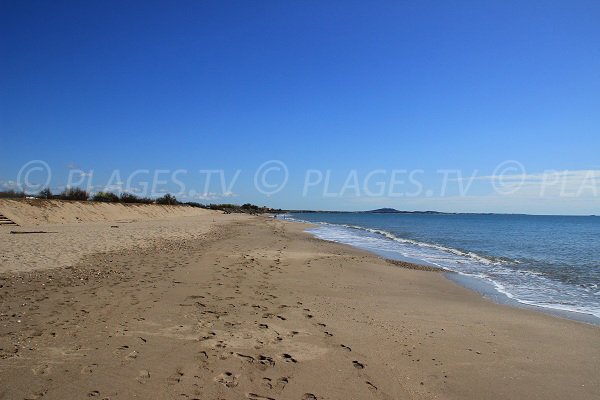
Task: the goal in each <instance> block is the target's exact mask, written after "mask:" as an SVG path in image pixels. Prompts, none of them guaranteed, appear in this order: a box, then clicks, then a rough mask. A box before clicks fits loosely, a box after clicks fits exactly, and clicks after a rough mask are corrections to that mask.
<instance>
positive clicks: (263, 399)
mask: <svg viewBox="0 0 600 400" xmlns="http://www.w3.org/2000/svg"><path fill="white" fill-rule="evenodd" d="M246 397H247V398H249V399H250V400H275V399H274V398H272V397H268V396H261V395H260V394H256V393H246Z"/></svg>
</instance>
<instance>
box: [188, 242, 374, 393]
mask: <svg viewBox="0 0 600 400" xmlns="http://www.w3.org/2000/svg"><path fill="white" fill-rule="evenodd" d="M238 250H239V249H238ZM265 250H267V249H265ZM282 250H283V249H279V250H277V252H278V257H277V258H276V259H275V261H274V265H268V266H266V267H264V266H263V267H261V264H260V263H258V262H257V260H256V258H257V257H258V256H259V255H260V253H259V255H250V254H242V255H241V260H239V261H236V262H233V263H232V264H231V265H222V266H220V271H219V272H220V273H219V275H218V276H216V277H215V278H214V279H213V280H212V281H211V282H210V283H209V284H208V288H209V289H210V290H211V292H207V295H208V296H209V297H211V299H212V300H213V301H211V302H210V303H211V304H221V303H220V302H221V301H223V300H224V299H223V298H222V297H220V296H218V295H217V294H216V293H212V290H215V289H217V290H223V291H226V290H227V291H228V293H231V289H234V290H233V293H234V294H235V296H229V297H227V298H226V299H227V301H229V303H228V305H229V307H230V309H231V313H229V312H226V311H224V310H219V309H214V308H215V307H213V309H212V310H208V309H206V306H205V305H204V304H203V303H202V301H197V302H196V305H197V307H198V308H199V309H201V311H200V314H201V316H202V318H204V319H208V321H209V325H211V326H212V327H213V328H214V331H213V332H209V333H208V334H206V335H205V336H203V338H202V339H205V340H213V342H214V344H213V346H212V348H211V349H203V350H202V351H201V352H200V353H199V354H198V358H199V359H201V360H205V361H206V360H208V358H209V357H211V356H212V357H215V358H216V359H219V360H227V359H230V357H235V358H237V359H239V360H240V362H241V363H242V365H248V366H252V367H254V368H255V370H256V371H258V372H259V373H260V372H266V371H267V370H270V369H274V368H275V366H276V365H279V363H283V364H284V365H286V366H287V367H286V368H288V369H287V370H288V371H289V368H290V367H292V368H293V366H294V365H296V364H298V363H299V361H298V360H297V358H296V357H294V355H293V354H290V353H286V352H282V353H281V354H278V355H274V354H262V353H260V350H261V349H262V348H263V347H264V346H265V345H269V348H272V347H273V346H274V345H275V346H276V344H277V343H278V342H282V341H284V340H289V339H293V338H294V337H296V336H298V335H299V334H300V332H298V331H295V330H290V331H288V332H278V331H276V330H275V329H274V328H273V327H272V326H270V325H269V324H270V323H269V322H268V321H270V320H277V321H279V322H283V321H287V320H288V318H287V317H286V316H285V315H282V312H285V310H286V309H290V308H294V309H299V310H301V312H302V314H303V315H304V317H305V318H306V319H309V320H313V319H315V316H314V314H312V313H311V310H310V309H309V308H306V307H304V306H303V304H302V302H300V301H298V302H297V304H296V305H293V306H289V305H287V304H282V303H280V302H279V301H278V298H277V296H275V295H273V294H271V293H270V290H271V289H272V286H271V283H270V281H269V279H270V278H271V275H272V274H273V273H282V272H283V271H282V268H281V266H282V262H281V259H282V258H283V251H282ZM219 265H220V263H219V262H217V263H215V266H217V267H218V266H219ZM250 274H257V275H258V276H260V277H261V279H259V280H258V285H256V286H254V287H253V286H250V285H247V284H245V282H246V278H247V277H248V276H249V275H250ZM248 290H252V291H253V292H252V295H251V296H250V299H252V301H253V303H251V304H248V303H238V298H239V297H240V296H241V295H242V294H244V293H246V292H247V291H248ZM194 297H195V298H197V299H199V300H201V299H203V298H204V296H201V295H198V296H194ZM245 310H248V311H245ZM271 310H273V311H271ZM275 310H280V312H276V311H275ZM240 312H253V313H254V314H255V315H257V318H260V320H258V321H257V323H256V330H257V332H256V334H252V333H251V334H247V337H246V338H247V339H252V338H253V339H254V340H255V345H254V349H255V350H256V351H257V353H256V354H246V353H242V352H236V351H230V352H227V351H223V350H226V349H227V348H228V340H227V339H229V338H225V340H221V339H217V338H216V336H217V335H216V334H215V331H219V329H218V327H220V326H221V325H223V326H235V325H241V324H240V323H239V322H237V321H231V318H233V319H235V317H236V315H237V314H238V313H240ZM261 320H262V321H261ZM263 321H264V322H263ZM313 325H314V326H315V327H317V328H318V329H320V330H321V332H322V335H323V338H324V340H330V339H331V338H332V337H334V334H333V333H332V332H331V331H330V330H329V329H327V326H326V324H324V323H322V322H316V323H314V324H313ZM325 329H327V330H325ZM253 336H255V337H253ZM284 338H285V339H284ZM338 348H339V350H340V351H342V352H344V353H351V352H352V348H351V347H350V346H347V345H345V344H339V347H338ZM209 353H212V355H209ZM348 363H349V365H351V366H352V367H353V368H354V369H355V370H357V371H360V372H359V376H360V377H362V378H365V377H366V375H364V373H363V372H362V370H364V369H365V367H366V366H365V364H364V363H362V362H360V361H359V360H350V359H349V361H348ZM217 365H218V363H217ZM241 369H242V370H244V368H241ZM217 372H218V371H217ZM244 373H245V374H250V375H251V378H254V374H255V373H254V372H252V371H251V370H250V371H249V370H245V372H240V371H235V370H225V371H221V372H218V373H217V374H216V375H215V376H214V378H213V380H214V382H216V383H217V384H220V385H222V386H223V387H224V388H225V390H236V388H237V387H238V385H239V383H240V380H241V379H242V378H243V374H244ZM292 375H293V374H290V375H285V376H280V377H277V378H274V377H272V375H271V376H262V377H260V378H259V380H260V382H261V383H262V385H261V389H262V392H259V391H258V390H256V391H255V392H249V393H246V397H247V398H248V399H272V400H275V399H276V397H272V396H277V395H278V394H281V392H283V391H284V389H285V387H286V385H288V383H289V382H290V381H291V380H292V379H293V377H292ZM365 385H367V386H368V388H369V389H370V390H371V391H372V392H376V391H377V387H376V386H375V385H374V384H373V383H372V382H371V380H366V381H365ZM236 393H237V392H236ZM301 399H302V400H316V399H318V394H314V393H305V394H304V395H303V396H302V397H301Z"/></svg>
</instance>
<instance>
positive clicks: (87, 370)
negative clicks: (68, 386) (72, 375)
mask: <svg viewBox="0 0 600 400" xmlns="http://www.w3.org/2000/svg"><path fill="white" fill-rule="evenodd" d="M97 366H98V364H90V365H86V366H85V367H83V368H81V373H82V374H91V373H92V372H94V370H95V369H96V367H97Z"/></svg>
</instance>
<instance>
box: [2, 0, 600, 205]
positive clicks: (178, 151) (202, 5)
mask: <svg viewBox="0 0 600 400" xmlns="http://www.w3.org/2000/svg"><path fill="white" fill-rule="evenodd" d="M599 20H600V3H599V2H597V1H525V2H523V1H497V2H481V1H455V2H443V1H411V2H406V1H401V2H400V1H390V2H387V1H379V2H352V1H343V2H318V1H291V2H283V1H273V2H267V1H261V2H247V1H240V2H209V1H205V2H200V1H176V2H158V1H154V2H153V1H144V2H120V1H119V2H116V1H115V2H113V1H101V2H100V1H97V2H80V1H72V2H69V1H52V2H50V1H22V2H17V1H4V2H2V3H1V5H0V59H1V61H0V87H1V88H2V90H1V92H0V135H1V138H2V146H3V149H4V151H3V154H2V157H1V158H0V183H1V184H2V185H3V187H4V188H8V187H12V186H14V185H16V184H18V183H19V182H17V181H18V179H17V178H18V175H19V171H20V170H21V168H22V167H23V166H24V165H25V164H26V163H27V162H28V161H30V160H43V161H44V162H46V163H47V164H48V165H49V166H50V167H51V169H52V179H51V186H52V187H53V188H55V190H60V188H62V187H63V186H64V185H66V184H67V181H68V180H69V176H70V177H71V178H73V177H74V176H75V175H76V174H80V176H79V177H80V178H85V177H88V178H93V179H91V182H87V181H85V179H84V180H81V182H82V185H89V187H90V188H91V189H92V190H99V188H102V187H103V186H108V187H110V188H113V187H114V188H117V189H118V188H119V187H121V189H122V186H123V184H124V182H125V181H127V177H129V176H130V175H131V174H132V173H133V172H134V171H136V170H139V169H147V170H149V171H150V172H149V174H148V176H152V177H153V176H154V175H155V173H156V171H157V170H159V171H162V170H168V171H170V172H167V173H165V174H164V175H168V176H169V177H170V178H169V179H167V183H165V184H161V185H158V190H157V191H159V192H164V191H172V192H176V191H177V190H179V185H178V184H177V182H173V179H172V173H173V171H175V170H179V169H184V170H186V171H187V172H186V173H182V174H179V175H178V177H179V180H180V181H181V182H182V183H183V186H185V190H184V191H183V192H182V194H181V195H180V197H181V198H185V199H189V200H194V199H195V200H198V201H203V202H208V201H214V202H220V201H231V202H238V203H241V202H246V201H250V202H254V203H258V204H266V205H270V206H276V207H284V208H317V209H345V210H357V209H370V208H377V207H383V206H390V207H395V208H399V209H413V210H414V209H438V210H444V211H474V212H488V211H489V212H529V213H559V214H591V213H596V214H600V175H595V174H596V172H598V171H599V170H600V151H599V149H600V44H599V43H600V24H598V21H599ZM269 160H280V161H282V162H283V163H284V164H285V166H286V168H287V170H288V180H287V181H286V185H285V186H284V187H283V188H282V189H281V190H280V191H278V192H276V193H273V194H271V195H269V196H267V195H265V194H264V192H265V191H264V190H263V191H262V192H261V191H260V190H257V187H256V184H255V182H254V176H255V174H256V171H257V168H258V167H259V166H260V165H261V164H263V163H264V162H267V161H269ZM508 160H514V161H516V162H518V163H519V165H521V166H523V167H524V170H522V171H516V172H515V173H514V174H513V175H514V176H512V177H511V179H517V180H519V179H521V178H522V179H521V180H522V181H526V182H527V183H528V184H529V186H527V188H526V189H525V190H518V191H516V192H515V193H509V194H507V192H509V191H507V190H504V191H503V192H502V193H500V194H499V193H498V191H497V190H494V185H492V183H494V182H497V181H496V180H495V175H494V174H495V173H497V172H498V168H497V167H498V166H499V165H502V163H503V162H505V161H508ZM114 170H118V171H119V177H115V176H114V172H113V171H114ZM200 170H222V171H223V176H224V177H225V182H226V183H227V184H226V185H221V184H220V179H218V178H219V177H220V175H214V176H215V178H214V179H213V180H212V181H211V182H210V184H209V185H208V186H207V185H206V179H205V175H206V174H204V175H203V174H202V173H200V172H199V171H200ZM307 170H318V171H320V173H321V174H322V176H323V177H325V176H326V175H327V171H330V174H329V175H330V179H329V189H328V190H325V188H324V186H325V185H324V181H325V178H323V180H322V182H321V183H315V184H312V183H311V185H312V186H309V188H308V189H309V190H304V189H305V184H306V182H307V174H310V173H308V172H307ZM374 170H383V171H385V174H384V173H376V174H372V175H371V177H372V178H373V177H375V178H373V179H371V180H368V179H366V176H368V174H369V173H370V172H372V171H374ZM394 170H396V171H398V170H400V171H404V170H406V171H407V173H406V175H407V176H408V174H409V173H410V172H411V171H415V170H418V171H423V172H422V173H421V172H418V173H415V174H414V175H413V178H415V180H417V181H419V183H420V187H421V190H416V189H419V188H418V187H416V185H412V186H410V185H404V186H403V184H400V185H395V188H393V190H392V189H390V179H391V176H392V175H393V172H392V171H394ZM441 170H457V171H460V173H461V174H462V179H461V176H457V177H456V179H446V186H445V188H444V190H442V185H443V184H444V182H443V181H444V173H440V171H441ZM567 170H568V171H574V172H573V173H572V174H571V175H569V173H566V172H565V171H567ZM82 171H83V172H82ZM352 171H355V175H356V177H357V179H358V183H359V186H360V190H354V189H353V188H352V187H351V188H350V189H349V190H342V189H343V188H344V184H345V183H348V181H349V182H350V183H352V182H353V181H354V177H353V174H354V172H352ZM548 171H553V172H548ZM88 174H91V175H90V176H88ZM161 174H162V172H161V173H159V174H158V175H160V176H161ZM236 174H237V179H236V180H235V181H234V182H233V185H228V184H231V183H232V181H233V177H235V176H236ZM278 174H279V175H278ZM548 174H550V175H548ZM561 174H562V175H561ZM590 174H591V175H590ZM400 175H402V173H400ZM573 175H574V176H579V177H583V178H581V179H582V180H581V181H573V179H571V178H568V183H566V184H565V183H564V182H563V181H562V180H560V179H559V180H557V181H554V178H555V177H562V176H570V177H572V176H573ZM138 176H143V174H142V175H138ZM315 176H316V174H315V175H312V177H315ZM465 176H470V177H472V176H474V177H475V178H476V179H474V180H473V181H472V183H473V184H472V186H470V187H469V190H468V192H467V193H462V195H461V193H460V188H459V187H458V186H457V185H456V182H463V181H464V177H465ZM548 176H550V178H548ZM590 176H591V178H590ZM111 177H112V178H113V179H112V180H111ZM349 177H350V178H349ZM30 178H31V180H33V181H35V179H36V177H35V173H33V174H31V175H30ZM38 178H39V181H40V182H41V181H44V178H43V177H38ZM446 178H447V177H446ZM561 179H562V178H561ZM134 180H135V179H134ZM365 180H367V181H368V182H365ZM378 180H381V183H382V184H385V185H386V190H385V193H384V194H382V195H380V194H376V195H373V193H372V192H373V190H371V191H370V192H371V194H370V195H369V194H365V192H366V191H369V190H365V188H367V187H370V186H373V185H372V184H373V182H374V181H375V183H378ZM521 180H520V181H521ZM536 180H537V181H536ZM88 181H90V180H89V179H88ZM279 181H283V172H282V171H281V170H280V171H277V170H273V171H271V172H269V174H268V176H267V177H266V178H265V180H264V181H263V182H267V183H269V184H272V185H275V184H277V183H278V182H279ZM309 181H310V179H309ZM532 181H536V182H537V185H538V186H537V187H536V186H535V182H534V183H533V184H532V183H531V182H532ZM71 182H73V180H72V179H71ZM311 182H312V181H311ZM448 182H450V183H451V184H449V183H448ZM452 182H453V183H452ZM503 182H504V183H503V184H505V183H506V182H505V181H503ZM540 182H542V183H540ZM34 183H35V182H34ZM531 185H533V188H532V186H531ZM540 185H541V186H544V185H546V186H547V187H540ZM564 185H566V186H567V189H568V190H566V191H565V190H562V187H563V186H564ZM582 185H583V190H581V187H582ZM227 186H231V187H229V188H227ZM392 186H394V185H392ZM226 189H231V190H226ZM546 189H548V190H546ZM559 189H560V190H562V192H560V190H559ZM138 190H139V188H138ZM390 192H394V195H393V196H389V194H390ZM559 192H560V193H559ZM190 193H191V195H190ZM324 193H329V195H324ZM332 193H333V194H335V195H331V194H332ZM398 193H400V195H398ZM565 193H566V194H567V195H565Z"/></svg>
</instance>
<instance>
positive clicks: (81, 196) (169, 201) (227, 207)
mask: <svg viewBox="0 0 600 400" xmlns="http://www.w3.org/2000/svg"><path fill="white" fill-rule="evenodd" d="M25 197H28V195H27V194H26V193H25V192H17V191H14V190H8V191H3V192H0V198H25ZM35 197H36V198H38V199H56V200H74V201H98V202H105V203H124V204H161V205H181V206H188V207H198V208H205V209H209V210H219V211H223V212H224V213H227V214H230V213H246V214H261V213H280V212H282V210H281V209H273V208H269V207H259V206H257V205H254V204H250V203H245V204H242V205H241V206H240V205H238V204H231V203H222V204H208V205H206V204H201V203H198V202H194V201H189V202H181V201H178V200H177V198H176V197H175V196H174V195H172V194H170V193H167V194H165V195H163V196H161V197H158V198H156V199H151V198H149V197H140V196H136V195H135V194H133V193H126V192H124V193H121V194H116V193H113V192H104V191H100V192H96V193H93V194H90V193H88V192H87V191H86V190H84V189H81V188H78V187H73V188H67V189H65V190H63V191H62V192H61V193H60V194H57V195H55V194H53V193H52V191H51V190H50V188H44V189H42V190H41V191H40V192H39V193H38V194H37V195H36V196H35Z"/></svg>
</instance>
